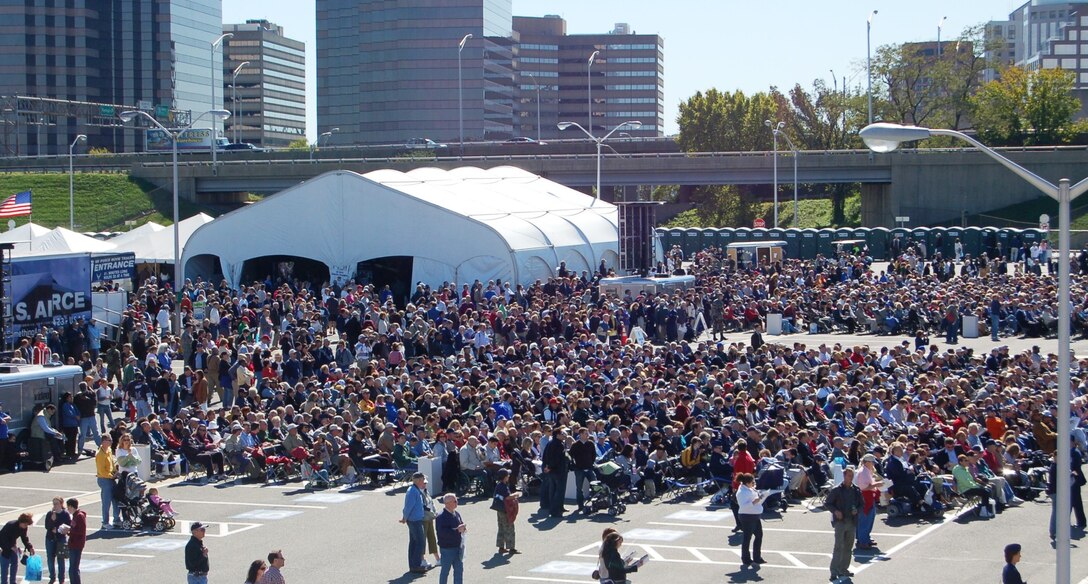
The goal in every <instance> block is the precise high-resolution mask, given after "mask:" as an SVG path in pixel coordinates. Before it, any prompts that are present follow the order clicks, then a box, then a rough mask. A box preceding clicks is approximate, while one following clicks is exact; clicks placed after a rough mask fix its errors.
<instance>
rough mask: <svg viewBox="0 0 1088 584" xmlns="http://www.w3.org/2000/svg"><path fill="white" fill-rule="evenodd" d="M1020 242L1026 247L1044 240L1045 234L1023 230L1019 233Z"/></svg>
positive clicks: (1035, 230) (1034, 230)
mask: <svg viewBox="0 0 1088 584" xmlns="http://www.w3.org/2000/svg"><path fill="white" fill-rule="evenodd" d="M1019 235H1020V239H1021V241H1023V242H1024V243H1026V244H1027V245H1028V247H1031V245H1032V244H1034V243H1038V242H1041V241H1043V240H1044V239H1046V233H1045V232H1044V231H1042V230H1040V229H1035V228H1032V229H1024V230H1023V231H1021V232H1020V233H1019Z"/></svg>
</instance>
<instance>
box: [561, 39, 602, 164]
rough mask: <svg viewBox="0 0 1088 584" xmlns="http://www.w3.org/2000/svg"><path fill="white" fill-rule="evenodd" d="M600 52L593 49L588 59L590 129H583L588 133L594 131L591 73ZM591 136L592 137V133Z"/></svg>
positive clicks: (588, 121)
mask: <svg viewBox="0 0 1088 584" xmlns="http://www.w3.org/2000/svg"><path fill="white" fill-rule="evenodd" d="M599 54H601V52H600V51H593V54H592V55H590V56H589V60H588V61H586V101H587V102H588V104H589V109H588V112H589V114H588V117H587V118H586V120H587V121H586V123H587V126H586V127H587V128H589V129H588V130H585V128H583V130H584V131H586V132H587V133H589V132H592V131H593V78H592V77H591V75H590V74H591V73H592V72H593V63H594V62H595V61H596V60H597V55H599ZM560 130H562V128H560ZM590 137H592V135H591V136H590ZM597 146H598V148H597V149H598V150H600V144H598V145H597Z"/></svg>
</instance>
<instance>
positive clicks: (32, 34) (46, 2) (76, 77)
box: [0, 0, 223, 155]
mask: <svg viewBox="0 0 1088 584" xmlns="http://www.w3.org/2000/svg"><path fill="white" fill-rule="evenodd" d="M222 27H223V17H222V0H0V31H3V32H2V33H0V95H3V96H9V97H10V96H26V97H34V98H50V99H57V100H63V101H66V102H69V101H74V102H90V103H96V104H110V105H114V106H118V107H133V108H137V107H138V108H142V109H145V110H147V111H148V113H151V114H152V115H155V116H156V117H158V118H159V119H160V120H161V121H162V122H163V123H164V124H170V123H172V122H174V117H175V112H179V111H180V112H193V113H194V114H199V113H201V112H204V111H207V110H209V109H214V108H221V107H223V95H222V92H221V91H215V92H214V93H215V101H214V103H213V102H212V93H213V92H212V90H211V88H212V83H218V85H217V87H219V86H222V53H220V52H219V51H217V52H216V53H215V56H214V65H213V61H212V59H213V57H212V56H211V43H212V41H214V40H215V38H216V37H217V36H219V35H220V34H221V33H222ZM213 75H214V79H213ZM36 107H37V106H35V107H28V108H19V109H20V111H18V112H3V114H4V120H3V122H4V133H3V149H2V150H3V152H4V154H7V155H12V154H15V153H18V154H23V155H25V154H37V153H40V154H66V153H67V151H68V145H69V144H70V143H71V141H72V139H73V138H74V137H75V136H76V135H77V134H86V135H87V136H88V139H89V146H90V147H96V146H97V147H105V148H108V149H109V150H111V151H114V152H122V151H131V150H134V149H136V150H138V149H139V148H140V145H141V144H142V134H141V133H140V132H137V131H134V130H131V129H124V128H109V127H104V126H105V124H106V122H107V121H109V120H110V118H111V117H112V118H115V117H116V115H115V114H116V113H117V112H116V108H114V109H113V111H111V110H109V109H104V110H102V111H101V112H100V114H101V115H98V116H95V118H97V119H95V121H94V125H89V121H90V116H84V115H81V116H69V115H63V114H58V113H49V112H45V113H42V112H40V111H37V110H36ZM53 110H54V112H57V111H62V110H64V108H59V107H58V108H53ZM186 115H187V114H186Z"/></svg>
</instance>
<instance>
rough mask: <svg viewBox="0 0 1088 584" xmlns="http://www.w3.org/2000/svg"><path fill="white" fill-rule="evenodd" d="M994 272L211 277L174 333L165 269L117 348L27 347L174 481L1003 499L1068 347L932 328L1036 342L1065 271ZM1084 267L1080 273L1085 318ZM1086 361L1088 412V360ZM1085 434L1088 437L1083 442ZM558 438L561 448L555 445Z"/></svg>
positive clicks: (843, 261) (829, 264) (789, 264)
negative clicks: (66, 375) (584, 483)
mask: <svg viewBox="0 0 1088 584" xmlns="http://www.w3.org/2000/svg"><path fill="white" fill-rule="evenodd" d="M1001 263H1003V261H1002V260H996V261H992V262H991V263H990V264H989V265H988V269H987V270H980V269H977V267H978V265H977V263H976V264H974V265H975V268H974V269H962V270H960V271H959V272H956V271H955V270H953V271H952V272H950V273H946V272H943V271H941V273H940V274H936V273H934V270H933V268H932V266H933V265H934V264H932V263H930V262H929V261H925V260H922V259H921V258H919V257H917V256H914V255H912V252H911V251H910V250H907V251H906V252H904V254H903V255H902V256H900V257H899V258H897V259H896V260H895V261H894V262H893V263H892V265H891V268H890V269H889V270H887V271H884V272H880V273H874V271H873V270H872V269H871V262H869V261H868V260H867V259H866V258H864V257H863V256H853V255H849V254H843V255H841V256H840V257H838V258H827V259H824V258H820V259H818V260H816V261H812V262H807V261H796V260H788V261H786V262H785V263H783V264H776V265H772V266H762V267H760V269H738V268H737V267H736V266H734V265H731V264H730V263H729V262H728V261H727V260H725V259H723V256H722V254H721V252H720V250H714V249H711V250H705V251H703V252H700V253H698V254H696V255H695V257H694V258H692V261H691V262H689V263H687V264H685V268H684V269H685V270H686V271H688V272H689V273H692V274H693V275H695V276H696V279H697V280H696V286H695V287H693V288H691V289H687V290H684V291H680V292H675V293H672V294H660V295H657V296H651V295H646V294H642V295H632V294H631V293H629V292H628V293H626V294H624V295H622V297H610V296H602V295H601V294H600V292H599V288H598V286H597V285H596V282H597V279H598V278H600V277H602V276H604V275H607V274H608V271H607V270H605V269H604V266H603V265H602V267H601V269H600V270H599V271H598V272H597V273H594V274H590V273H587V272H582V273H581V274H576V273H573V272H571V271H568V269H567V268H566V267H565V266H563V265H561V266H559V268H558V270H557V275H556V277H554V278H550V279H548V280H547V281H543V282H541V281H538V282H536V283H535V284H533V285H531V286H521V285H516V286H515V285H511V284H509V283H501V282H488V283H486V284H484V283H482V282H479V281H477V282H475V283H473V284H464V285H461V286H460V287H458V286H457V285H454V284H446V285H443V286H439V287H436V288H431V287H428V286H426V285H424V284H419V285H418V286H417V287H416V289H415V291H414V293H412V294H411V295H410V298H408V299H406V302H405V303H404V307H403V308H401V307H400V306H398V304H397V303H396V302H395V301H394V298H393V293H392V292H391V291H390V290H389V289H388V287H386V288H384V289H381V290H378V289H376V288H374V287H372V286H362V285H354V284H349V285H346V286H340V285H331V286H324V287H317V288H313V287H311V286H310V285H309V284H307V283H304V282H297V281H295V282H281V283H279V284H278V285H277V284H274V283H273V282H272V281H271V280H269V281H265V282H257V283H254V284H253V285H250V286H245V287H243V288H242V289H241V290H232V289H230V288H228V287H227V286H226V285H225V284H220V285H219V286H215V285H213V284H211V283H210V282H202V281H199V280H198V281H196V282H188V281H187V282H186V284H185V288H184V290H183V292H182V295H181V298H182V300H181V306H180V309H181V310H182V312H183V314H184V322H185V325H184V328H183V330H182V331H181V332H180V334H177V335H174V334H172V332H171V322H170V318H169V315H170V313H171V310H172V308H173V307H172V306H171V302H172V294H171V292H170V291H169V289H168V288H165V287H159V286H158V285H157V283H156V282H155V281H154V280H152V281H149V282H148V283H146V284H145V285H144V286H143V287H141V288H140V290H139V291H138V292H137V293H136V294H134V295H133V296H132V304H131V306H130V308H129V309H128V310H127V311H126V313H125V321H124V323H123V326H122V329H123V330H122V335H123V339H122V343H120V346H119V347H115V348H111V349H109V350H107V351H106V352H104V353H102V354H101V355H99V354H93V353H92V352H91V351H90V350H88V349H87V348H86V347H84V346H82V345H80V344H79V342H76V344H75V346H73V347H66V346H60V347H57V348H59V349H60V352H57V351H53V349H54V347H53V346H52V345H51V344H49V343H48V342H47V341H46V339H49V338H51V337H53V336H54V333H55V331H46V332H45V333H44V334H43V335H41V336H39V337H38V338H36V339H33V340H28V342H27V347H28V348H29V350H28V351H24V354H27V355H31V356H32V355H35V354H37V353H38V352H39V351H41V352H45V353H50V354H53V355H55V357H54V358H57V357H67V358H68V360H69V361H70V362H73V363H76V364H80V365H81V366H83V368H84V370H85V371H86V373H87V380H86V381H85V385H84V386H83V388H82V390H81V392H80V393H81V395H82V396H83V398H82V400H83V402H84V403H88V404H90V403H92V402H91V401H90V397H91V396H93V397H94V401H93V403H94V404H96V408H95V409H93V410H91V411H88V410H83V411H80V412H77V414H79V415H77V416H76V419H75V420H74V423H75V424H77V425H78V424H79V417H80V415H83V414H86V415H89V416H91V417H92V418H93V417H95V416H100V418H99V422H98V423H99V424H101V425H102V427H103V430H105V429H106V428H105V424H106V423H107V422H108V423H109V424H111V426H112V427H111V429H110V431H111V432H114V433H118V436H116V438H119V437H120V435H121V434H124V433H131V435H132V437H133V438H134V440H135V442H136V443H144V444H150V445H151V447H152V451H153V456H154V457H155V459H156V461H157V462H158V463H159V464H158V465H157V466H156V470H157V471H160V472H167V473H169V472H177V471H178V470H179V466H180V463H181V462H183V461H184V462H185V463H187V464H189V465H192V464H194V463H195V464H197V465H199V466H200V467H202V468H203V470H204V471H205V473H206V476H207V477H208V478H211V479H216V478H220V477H221V476H222V475H223V474H224V473H225V472H226V471H228V470H232V471H233V472H235V473H236V474H242V473H246V474H250V475H252V476H253V478H257V479H264V478H266V477H274V476H293V474H294V473H295V472H296V471H301V472H303V474H306V473H307V472H308V473H309V474H310V476H315V475H316V476H317V477H319V478H321V479H322V480H327V481H331V480H334V479H338V478H339V479H341V480H348V481H355V480H358V478H360V477H367V476H369V477H371V478H373V479H375V480H381V479H382V478H385V477H388V476H390V475H393V474H396V473H398V472H402V471H407V470H413V469H414V468H415V467H416V465H417V462H418V459H420V458H421V457H427V458H435V459H437V461H436V462H437V463H438V464H439V465H440V466H439V468H441V469H442V473H441V474H442V476H441V480H442V482H443V483H444V484H441V485H439V486H440V487H441V488H443V489H445V490H451V489H453V488H455V487H457V486H458V484H459V483H460V482H462V481H464V480H466V479H467V480H469V481H477V482H479V484H480V487H481V489H482V490H483V491H484V492H486V491H487V490H488V489H490V488H492V482H493V477H494V476H495V475H496V474H497V471H498V470H499V469H509V470H511V471H512V472H513V473H514V474H515V478H512V479H511V484H517V481H518V480H519V479H518V478H517V477H518V476H520V477H525V478H524V479H521V480H531V479H532V477H534V476H536V475H538V474H540V473H542V472H543V473H545V474H546V473H548V472H549V471H554V470H555V469H556V468H559V467H560V466H563V467H565V466H566V465H567V464H569V465H570V467H571V469H572V470H574V471H575V472H576V477H579V475H578V474H577V473H578V472H579V471H580V472H582V473H588V472H590V471H591V469H592V466H593V465H594V464H595V463H596V462H598V461H600V460H603V459H606V458H611V459H613V460H615V461H616V462H617V464H619V466H620V468H621V469H622V470H623V473H624V476H625V477H627V485H626V486H627V487H630V488H639V489H643V493H646V490H645V487H646V486H647V483H648V482H649V483H653V485H654V486H653V487H652V488H651V489H650V492H660V491H661V490H662V489H667V488H668V484H667V482H666V481H664V477H663V475H662V473H661V471H660V467H661V466H663V464H664V463H665V462H667V461H669V460H670V459H676V460H677V461H678V464H679V465H680V466H681V467H682V470H683V471H684V472H686V473H687V474H689V475H696V476H701V477H705V478H706V479H708V480H711V479H724V480H723V481H722V483H723V488H728V487H726V485H731V484H732V481H731V478H732V475H733V474H734V473H737V474H739V473H740V472H752V471H755V470H759V469H760V468H761V467H765V466H767V465H768V464H773V463H774V461H777V462H778V463H781V464H782V465H784V466H786V467H787V468H788V469H790V470H792V472H790V473H789V474H788V478H789V488H790V489H791V490H792V491H794V492H795V493H796V494H798V495H812V494H816V493H818V492H819V490H820V489H821V488H822V487H824V486H826V484H827V482H828V481H830V480H833V479H832V476H833V475H835V474H836V473H835V469H834V468H833V467H834V465H840V466H844V465H851V466H858V467H860V466H862V464H863V463H864V462H865V459H866V458H867V457H870V455H871V458H873V459H874V461H875V462H876V463H877V464H876V470H875V472H876V473H877V474H879V475H880V476H884V477H886V479H887V481H888V482H889V483H891V484H892V491H893V493H894V496H896V497H906V498H908V499H909V500H911V501H912V502H914V503H917V502H918V500H920V499H921V498H922V497H923V496H924V493H922V492H921V486H920V484H919V482H918V479H919V478H920V477H923V476H942V475H946V474H947V475H951V478H950V479H949V481H950V482H955V484H956V486H955V489H956V491H957V492H960V493H961V494H968V492H973V493H974V494H975V495H979V496H980V497H982V498H983V500H984V503H988V501H989V499H990V498H991V497H992V498H993V499H994V500H995V501H996V502H997V503H999V506H1004V505H1005V504H1009V503H1014V502H1015V501H1016V500H1017V497H1016V493H1015V492H1014V491H1013V487H1019V486H1021V483H1024V484H1026V482H1027V479H1026V478H1024V477H1023V476H1022V475H1023V474H1024V473H1023V470H1024V468H1026V466H1027V465H1028V464H1029V463H1030V461H1031V460H1032V458H1031V457H1032V456H1033V455H1032V453H1033V452H1035V451H1042V452H1043V453H1045V454H1050V453H1053V451H1054V449H1055V447H1056V446H1055V445H1056V439H1057V438H1056V434H1055V424H1054V419H1053V416H1054V414H1055V412H1056V401H1055V400H1056V383H1057V381H1056V380H1057V375H1056V369H1057V357H1056V356H1055V355H1046V354H1042V353H1041V352H1040V351H1039V350H1038V347H1036V349H1035V350H1032V351H1025V352H1020V353H1014V352H1011V351H1009V350H1008V348H1007V347H996V348H994V349H993V350H992V351H991V352H989V353H988V354H976V353H974V352H973V351H972V350H971V349H968V348H963V347H957V346H950V347H948V348H946V349H944V350H942V349H941V348H940V347H938V346H937V345H936V344H930V343H929V342H928V339H927V338H926V333H927V331H929V330H941V329H940V327H941V325H940V323H941V322H942V319H944V320H945V321H947V322H949V323H952V324H955V325H956V326H958V321H959V320H960V319H961V318H962V317H963V316H965V315H978V316H980V322H981V323H987V322H991V321H990V318H989V315H990V311H998V321H999V324H1000V325H1001V326H1002V327H1007V330H1015V331H1019V332H1025V333H1029V334H1031V333H1032V332H1033V331H1032V329H1031V328H1030V327H1028V326H1022V325H1021V324H1020V322H1021V321H1020V316H1019V314H1020V313H1021V312H1025V313H1027V314H1029V315H1030V317H1029V318H1030V319H1037V320H1041V321H1044V322H1045V319H1044V316H1045V315H1046V314H1047V312H1046V311H1047V307H1050V306H1053V305H1054V298H1055V295H1056V288H1057V286H1056V279H1055V278H1053V277H1051V276H1049V275H1041V274H1035V273H1021V272H1016V271H1013V272H1012V273H1010V272H1009V271H1008V270H1006V269H998V268H996V267H995V265H994V264H998V265H1000V264H1001ZM969 265H970V264H969ZM1078 271H1079V270H1078ZM1085 282H1086V279H1085V278H1084V277H1081V276H1076V277H1075V278H1074V282H1073V295H1074V299H1075V301H1074V302H1075V304H1076V306H1077V310H1076V311H1075V312H1076V313H1078V314H1079V313H1080V312H1082V311H1088V297H1086V294H1085ZM770 313H780V314H782V315H783V317H784V319H785V320H786V322H787V323H788V327H789V329H788V330H804V331H809V330H816V329H819V328H821V327H822V328H824V329H836V328H843V329H846V330H855V329H857V328H859V327H863V326H869V327H873V328H870V329H869V330H878V329H879V327H881V326H883V327H886V332H889V333H897V334H900V335H904V336H910V337H914V340H913V341H912V340H903V341H902V342H901V344H898V345H893V346H890V347H883V348H880V349H875V348H874V349H871V348H869V347H868V346H865V345H853V346H844V345H842V344H839V343H835V344H825V343H821V344H818V345H816V346H812V345H810V344H808V343H805V342H804V341H803V340H794V341H792V342H788V343H785V344H779V343H766V342H764V341H763V338H762V335H761V334H759V332H758V331H759V329H760V328H761V327H762V324H763V322H765V319H766V316H767V315H768V314H770ZM151 315H156V316H155V317H152V316H151ZM1010 319H1011V321H1010ZM1025 322H1027V323H1030V322H1033V321H1031V320H1026V321H1025ZM873 323H876V324H875V325H874V324H873ZM881 323H883V324H881ZM894 323H898V324H895V326H893V324H894ZM727 325H732V326H734V327H735V328H742V329H753V330H755V331H756V333H755V334H753V335H752V342H751V343H745V342H739V341H733V342H725V341H721V342H717V341H718V339H721V338H723V337H724V330H725V328H726V326H727ZM947 328H952V326H948V327H947ZM1036 332H1037V331H1036ZM916 333H917V334H916ZM708 336H709V339H708ZM643 341H644V342H643ZM952 342H954V339H952ZM96 353H97V351H96ZM176 359H178V360H183V361H184V366H183V373H182V374H181V375H176V374H175V373H174V372H173V371H172V367H174V364H173V362H174V360H176ZM1074 366H1075V369H1076V370H1075V372H1074V376H1075V379H1074V388H1073V391H1074V396H1077V397H1076V404H1075V405H1076V407H1075V412H1076V414H1075V415H1076V416H1077V419H1076V420H1075V422H1076V425H1077V426H1078V427H1079V426H1081V425H1082V424H1083V422H1084V420H1085V418H1086V417H1088V404H1086V402H1085V400H1086V399H1088V398H1086V397H1085V395H1086V394H1088V385H1086V384H1088V359H1082V360H1080V361H1079V362H1077V363H1075V365H1074ZM101 406H105V407H104V409H103V408H102V407H101ZM115 410H120V411H121V415H120V418H121V420H120V421H118V422H117V423H116V424H115V423H114V421H113V416H114V415H115ZM66 423H68V422H66ZM91 426H92V428H93V426H94V424H91ZM1076 438H1077V439H1078V445H1079V446H1080V447H1081V448H1082V449H1083V448H1085V447H1086V446H1088V445H1086V444H1085V442H1084V434H1083V431H1078V432H1077V434H1076ZM554 440H560V442H558V443H557V444H559V445H561V446H562V448H561V449H557V448H555V447H554V446H553V447H552V449H551V452H552V454H550V455H549V453H548V446H549V443H551V442H552V441H554ZM118 442H119V440H117V439H115V440H114V444H117V443H118ZM579 444H580V445H581V446H579ZM587 444H590V445H592V446H591V447H590V446H587ZM555 452H559V456H561V457H562V459H563V460H560V459H557V458H555V456H556V455H555V454H554V453H555ZM277 467H279V468H282V469H284V472H283V473H282V475H280V474H276V473H275V472H273V471H274V470H275V469H276V468H277ZM270 469H271V470H270ZM1010 475H1011V476H1012V477H1013V478H1011V479H1009V480H994V479H995V478H996V479H1002V478H1003V477H1006V476H1010ZM579 478H581V477H579ZM647 479H649V481H648V480H647ZM563 480H564V481H565V478H564V479H563ZM732 486H733V487H735V484H732ZM548 487H549V485H545V489H544V490H545V493H544V494H543V495H542V497H549V496H551V490H554V484H552V485H551V487H552V489H549V488H548ZM976 489H977V490H981V491H982V492H983V493H981V494H980V493H978V492H977V490H976ZM787 494H788V493H787ZM579 503H582V501H581V500H579ZM560 507H561V504H560ZM984 507H985V506H984ZM553 508H554V506H553Z"/></svg>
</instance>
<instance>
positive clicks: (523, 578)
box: [506, 576, 592, 584]
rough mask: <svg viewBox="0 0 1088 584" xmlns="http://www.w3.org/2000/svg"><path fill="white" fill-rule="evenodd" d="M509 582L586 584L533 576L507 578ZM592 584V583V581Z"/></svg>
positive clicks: (578, 581)
mask: <svg viewBox="0 0 1088 584" xmlns="http://www.w3.org/2000/svg"><path fill="white" fill-rule="evenodd" d="M506 579H507V580H530V581H533V582H569V583H570V584H585V583H586V581H585V580H559V579H557V577H532V576H506ZM590 582H592V581H590Z"/></svg>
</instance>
